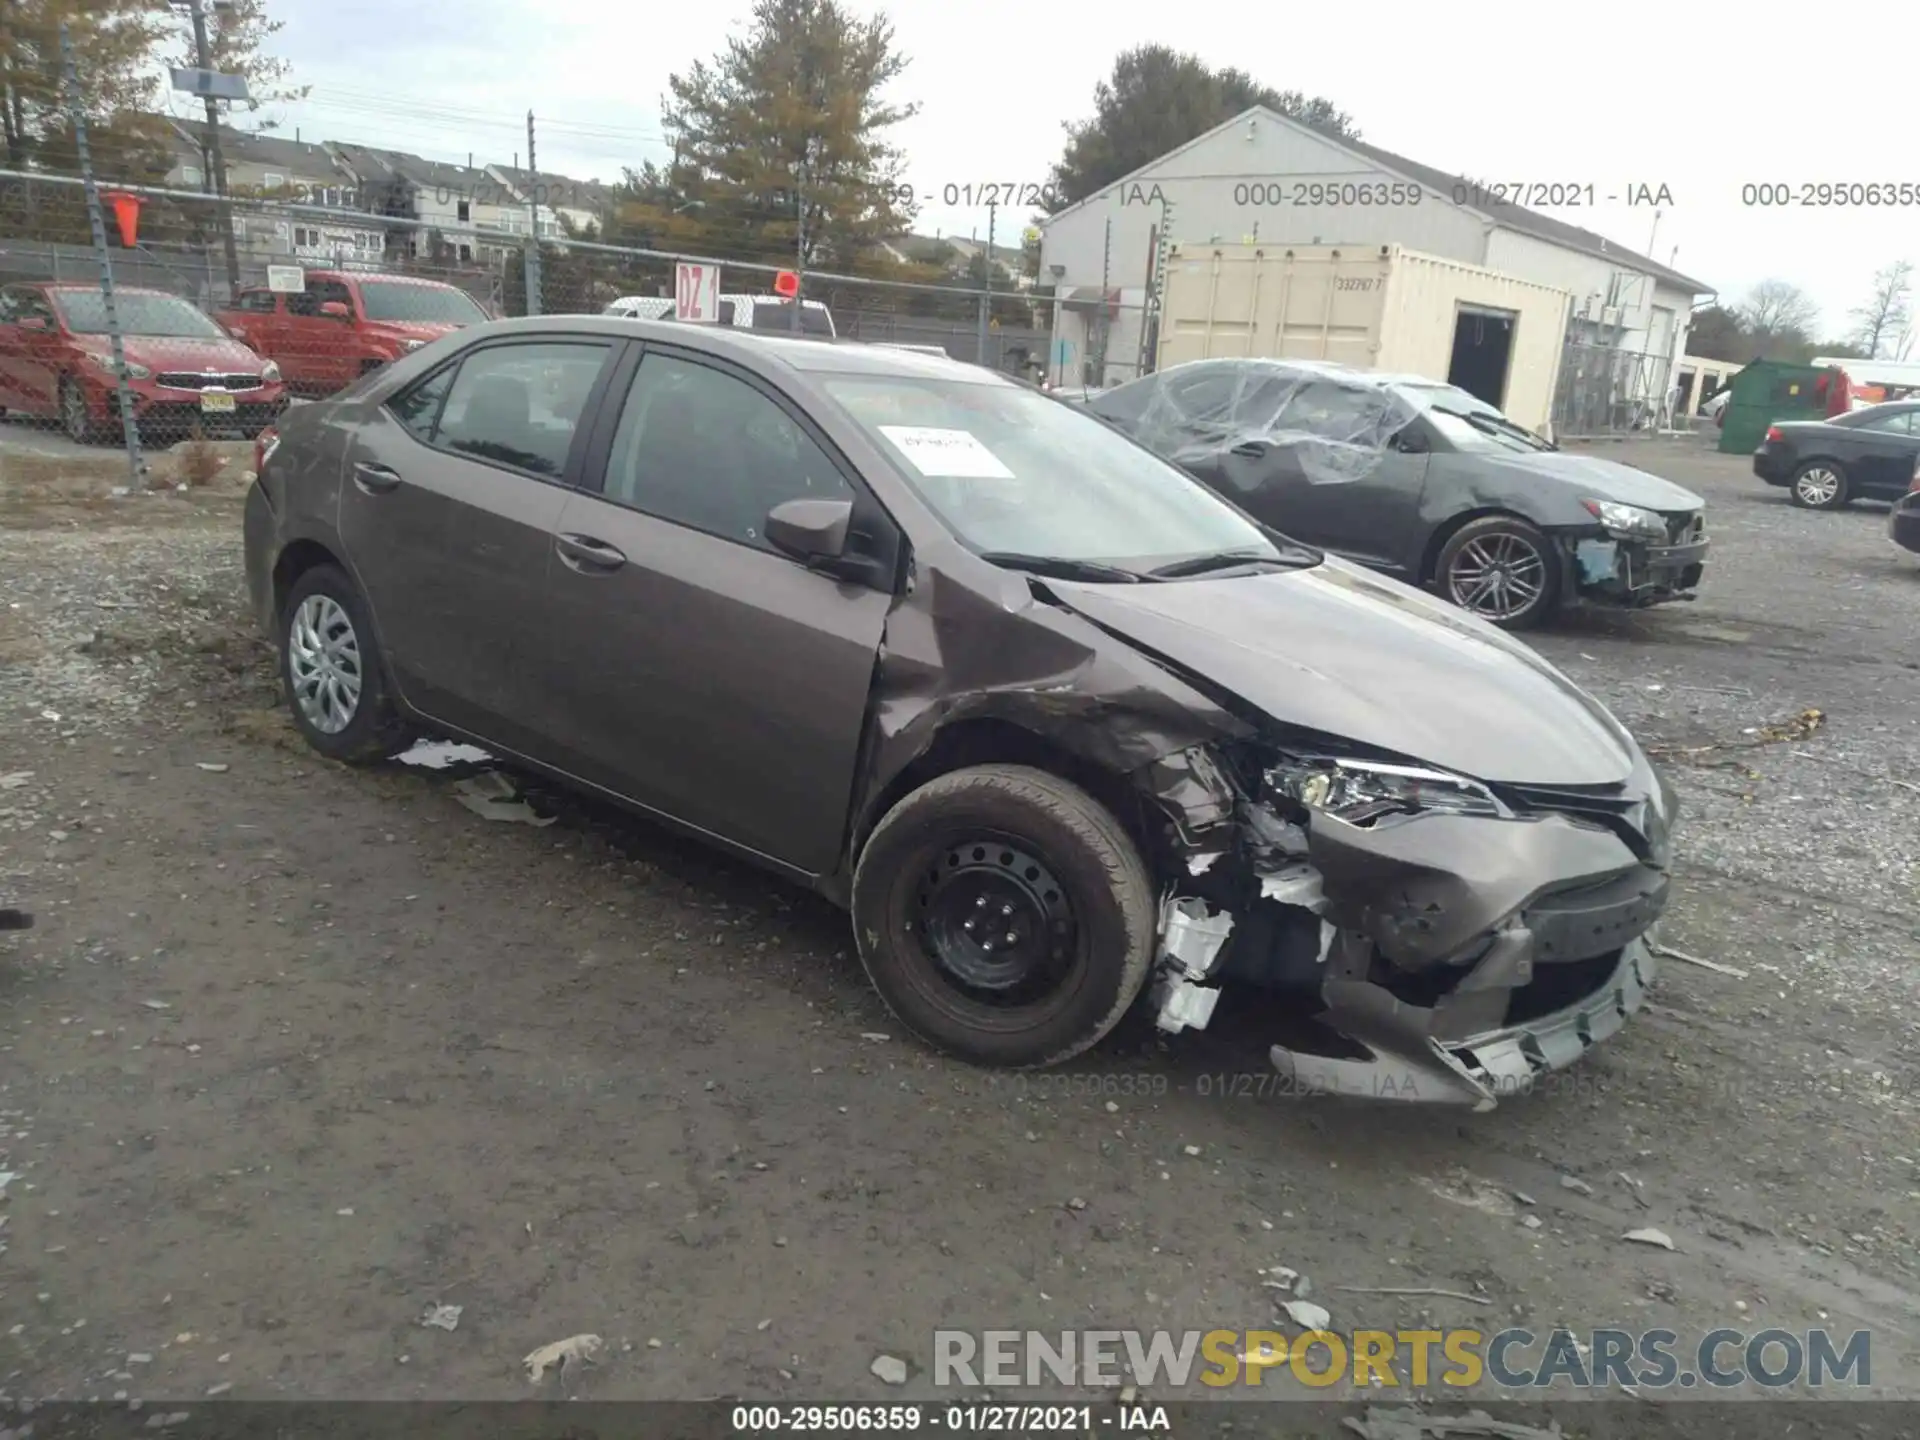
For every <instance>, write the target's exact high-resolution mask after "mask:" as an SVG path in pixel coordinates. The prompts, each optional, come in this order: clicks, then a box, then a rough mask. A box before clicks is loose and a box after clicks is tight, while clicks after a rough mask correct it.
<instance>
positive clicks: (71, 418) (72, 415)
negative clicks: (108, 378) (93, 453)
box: [60, 375, 101, 445]
mask: <svg viewBox="0 0 1920 1440" xmlns="http://www.w3.org/2000/svg"><path fill="white" fill-rule="evenodd" d="M60 428H61V430H63V431H64V432H65V433H66V437H67V438H68V439H69V440H71V441H72V442H73V443H74V444H76V445H92V444H94V443H95V442H97V441H98V440H99V439H100V435H101V427H100V426H99V425H98V424H97V423H95V421H94V418H93V415H92V413H91V412H90V411H89V410H88V409H87V392H86V391H85V390H83V389H81V388H80V382H79V381H78V380H75V379H74V378H73V377H72V376H71V375H63V376H61V377H60Z"/></svg>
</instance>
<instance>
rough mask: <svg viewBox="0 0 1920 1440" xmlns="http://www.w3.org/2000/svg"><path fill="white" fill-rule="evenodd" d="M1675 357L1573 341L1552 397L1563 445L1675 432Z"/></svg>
mask: <svg viewBox="0 0 1920 1440" xmlns="http://www.w3.org/2000/svg"><path fill="white" fill-rule="evenodd" d="M1672 369H1673V357H1672V356H1670V355H1656V354H1652V353H1650V352H1646V351H1639V350H1623V349H1619V348H1617V347H1614V346H1608V345H1595V344H1592V343H1590V342H1586V341H1582V340H1574V339H1570V340H1568V342H1567V343H1566V345H1565V347H1564V348H1563V349H1562V351H1561V356H1560V378H1559V381H1558V383H1557V384H1556V386H1555V390H1554V397H1553V433H1554V435H1555V436H1556V438H1559V439H1574V440H1577V439H1596V438H1606V437H1612V436H1618V435H1630V434H1634V433H1636V432H1641V433H1648V434H1651V433H1653V432H1656V431H1660V430H1665V429H1670V428H1672V426H1673V424H1674V418H1673V415H1672V403H1673V401H1672V396H1671V395H1670V394H1669V393H1668V392H1669V390H1670V389H1671V381H1670V379H1669V377H1670V376H1671V374H1672Z"/></svg>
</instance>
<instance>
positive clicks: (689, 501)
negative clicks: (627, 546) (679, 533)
mask: <svg viewBox="0 0 1920 1440" xmlns="http://www.w3.org/2000/svg"><path fill="white" fill-rule="evenodd" d="M606 495H607V498H608V499H610V500H617V501H619V502H620V503H621V504H624V505H631V506H633V507H634V508H635V509H637V510H644V511H646V512H647V513H648V514H649V515H657V516H659V517H660V518H661V519H663V520H671V521H673V522H674V523H675V524H679V525H688V526H691V527H692V528H694V529H696V530H704V531H706V532H707V533H708V534H710V535H718V536H721V537H722V538H724V539H727V540H737V541H740V542H742V543H744V544H748V545H754V546H758V547H760V548H761V549H769V548H771V547H769V546H768V545H767V542H766V538H765V533H764V532H765V529H766V520H767V512H768V511H769V510H772V509H773V508H774V507H775V506H776V505H780V504H783V503H785V502H786V501H788V500H803V499H818V500H851V499H853V498H854V492H853V488H852V487H851V486H850V485H848V484H847V482H846V479H845V478H844V477H843V476H842V475H841V474H840V471H839V469H838V468H837V467H836V466H835V465H834V463H833V462H832V461H831V460H830V459H829V458H828V457H827V453H826V452H825V451H824V450H822V449H821V448H820V446H819V445H818V444H817V443H816V442H815V441H814V440H813V438H812V437H811V436H810V435H808V434H807V432H806V431H805V430H803V429H802V428H801V427H800V425H799V422H797V421H796V420H795V419H794V418H793V417H792V416H790V415H789V414H787V412H786V411H785V410H783V409H782V408H781V407H780V406H779V405H778V404H776V403H775V402H774V401H773V400H772V399H771V398H769V397H768V396H767V395H765V394H763V393H762V392H761V391H759V390H757V389H755V388H754V387H753V386H751V385H749V384H747V383H746V382H745V381H743V380H739V379H736V378H734V377H733V376H731V375H728V374H725V373H723V372H722V371H719V370H715V369H713V368H712V367H711V366H707V365H700V364H696V363H694V362H692V361H688V360H681V359H677V358H674V357H672V356H668V355H661V354H653V355H649V356H648V357H647V358H646V359H645V360H643V361H642V362H641V364H640V370H639V373H638V374H637V375H636V376H635V377H634V382H633V389H632V390H631V391H630V392H629V393H628V395H627V401H626V405H625V407H624V409H623V410H622V411H621V415H620V426H619V429H618V430H617V431H615V433H614V437H613V453H612V454H611V455H610V456H609V457H608V460H607V482H606Z"/></svg>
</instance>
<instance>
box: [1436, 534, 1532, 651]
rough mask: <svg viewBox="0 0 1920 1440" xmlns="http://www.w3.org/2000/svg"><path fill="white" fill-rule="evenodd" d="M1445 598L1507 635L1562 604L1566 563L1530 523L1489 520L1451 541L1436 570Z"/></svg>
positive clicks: (1527, 625) (1522, 628)
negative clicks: (1561, 562)
mask: <svg viewBox="0 0 1920 1440" xmlns="http://www.w3.org/2000/svg"><path fill="white" fill-rule="evenodd" d="M1434 578H1435V579H1436V580H1437V581H1438V583H1439V588H1440V593H1441V594H1442V595H1444V596H1446V598H1447V599H1449V600H1451V601H1452V602H1453V603H1454V604H1455V605H1458V606H1459V607H1460V608H1461V609H1462V610H1465V611H1468V612H1470V613H1471V614H1474V615H1477V616H1479V617H1480V618H1481V619H1482V620H1487V621H1491V622H1492V623H1493V624H1495V625H1498V626H1500V627H1501V628H1502V629H1505V630H1525V629H1528V628H1530V627H1532V626H1534V625H1537V624H1539V623H1540V622H1541V621H1542V620H1544V619H1546V617H1547V616H1548V615H1549V614H1551V613H1552V612H1553V610H1554V608H1555V606H1557V605H1558V604H1559V603H1560V557H1559V554H1558V552H1556V551H1555V549H1554V547H1553V543H1552V542H1551V541H1550V540H1548V539H1547V537H1546V536H1545V535H1543V534H1541V533H1540V531H1539V530H1537V529H1535V528H1534V527H1533V526H1532V525H1529V524H1528V523H1527V522H1526V521H1524V520H1521V519H1518V518H1516V517H1514V516H1510V515H1489V516H1487V517H1486V518H1484V519H1481V520H1473V521H1469V522H1468V523H1467V524H1465V525H1463V526H1461V527H1460V529H1459V530H1458V531H1457V532H1455V533H1454V535H1453V536H1452V537H1451V538H1450V539H1449V540H1448V541H1447V543H1446V547H1445V548H1444V549H1443V550H1441V552H1440V559H1439V562H1438V564H1436V565H1435V567H1434Z"/></svg>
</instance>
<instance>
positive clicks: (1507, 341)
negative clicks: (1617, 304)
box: [1155, 244, 1573, 431]
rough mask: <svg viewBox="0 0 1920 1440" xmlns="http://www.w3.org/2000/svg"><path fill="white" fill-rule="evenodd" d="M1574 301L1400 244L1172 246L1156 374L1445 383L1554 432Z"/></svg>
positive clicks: (1544, 288) (1531, 426) (1521, 421)
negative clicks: (1257, 362) (1351, 374)
mask: <svg viewBox="0 0 1920 1440" xmlns="http://www.w3.org/2000/svg"><path fill="white" fill-rule="evenodd" d="M1572 306H1573V296H1572V295H1571V294H1569V293H1568V292H1567V291H1565V290H1555V289H1553V288H1552V287H1550V286H1546V285H1536V284H1534V283H1533V282H1532V281H1530V280H1519V279H1516V278H1514V277H1513V276H1511V275H1502V274H1500V273H1499V272H1498V271H1495V270H1486V269H1483V268H1481V267H1480V266H1478V265H1463V264H1461V263H1460V262H1458V261H1456V260H1443V259H1440V258H1439V257H1437V256H1433V255H1422V254H1419V253H1418V252H1416V251H1412V250H1406V249H1403V248H1401V247H1400V246H1398V245H1380V246H1371V245H1370V246H1352V245H1313V246H1302V245H1293V246H1277V245H1191V244H1176V245H1173V246H1170V247H1169V250H1168V257H1167V268H1166V275H1165V286H1164V290H1163V294H1162V298H1161V307H1160V330H1159V336H1158V342H1157V345H1156V347H1155V355H1156V358H1157V365H1158V368H1159V369H1162V370H1164V369H1166V368H1167V367H1168V366H1169V365H1178V364H1181V363H1182V362H1183V361H1187V360H1203V359H1211V358H1216V357H1221V356H1230V355H1258V356H1268V357H1272V358H1275V359H1291V360H1329V361H1333V362H1335V363H1338V364H1342V365H1352V366H1355V367H1357V368H1359V369H1362V370H1380V371H1387V372H1390V373H1394V374H1403V375H1420V376H1424V377H1426V378H1427V379H1430V380H1445V381H1447V382H1449V383H1451V384H1454V385H1458V386H1460V388H1461V389H1463V390H1468V391H1471V392H1472V393H1473V394H1475V395H1478V396H1479V397H1480V398H1481V399H1483V400H1485V401H1487V402H1488V403H1489V404H1492V405H1497V406H1498V407H1499V408H1500V409H1501V410H1502V411H1504V412H1505V413H1506V414H1507V415H1508V416H1509V417H1510V418H1512V419H1513V420H1515V421H1516V422H1518V423H1519V424H1521V425H1525V426H1527V427H1528V428H1529V429H1532V430H1539V431H1544V430H1545V429H1546V426H1547V423H1548V420H1549V418H1550V416H1551V414H1552V410H1553V392H1554V384H1555V381H1556V379H1557V377H1558V376H1559V373H1560V355H1561V351H1562V348H1563V347H1564V345H1565V343H1566V334H1567V317H1568V314H1569V312H1570V311H1571V309H1572Z"/></svg>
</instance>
